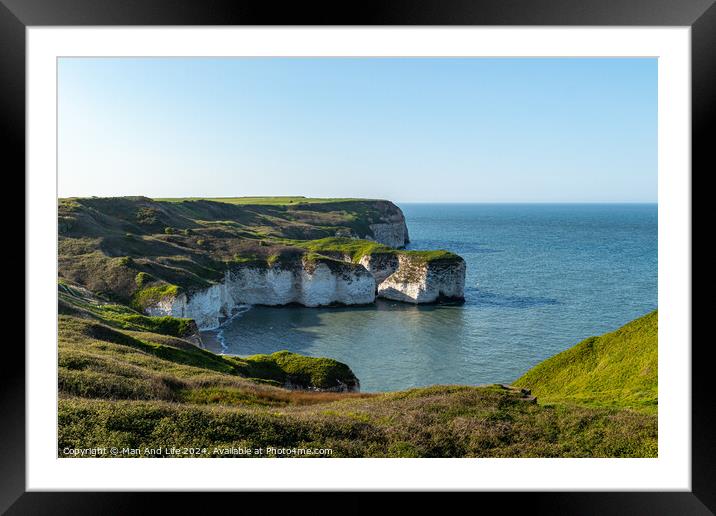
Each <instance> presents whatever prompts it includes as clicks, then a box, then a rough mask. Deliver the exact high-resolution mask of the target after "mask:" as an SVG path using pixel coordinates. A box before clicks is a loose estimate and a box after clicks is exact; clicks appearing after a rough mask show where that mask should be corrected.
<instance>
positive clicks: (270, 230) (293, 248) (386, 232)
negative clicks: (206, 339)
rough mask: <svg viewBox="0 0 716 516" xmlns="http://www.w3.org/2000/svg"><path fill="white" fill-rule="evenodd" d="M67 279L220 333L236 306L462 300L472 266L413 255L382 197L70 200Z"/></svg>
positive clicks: (440, 255) (64, 250)
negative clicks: (469, 268)
mask: <svg viewBox="0 0 716 516" xmlns="http://www.w3.org/2000/svg"><path fill="white" fill-rule="evenodd" d="M58 224H59V247H60V253H59V254H60V257H59V272H60V278H61V279H63V280H66V281H68V282H70V283H71V284H74V285H80V286H82V287H85V288H87V289H88V290H89V291H91V292H94V293H97V294H99V295H102V296H104V297H106V298H108V299H111V300H114V301H116V302H119V303H124V304H126V305H129V306H131V307H132V308H133V309H136V310H139V311H141V312H143V313H146V314H148V315H151V316H174V317H180V318H191V319H194V320H196V323H197V325H198V326H199V328H200V329H209V328H215V327H217V326H218V325H220V324H221V322H222V321H223V320H225V319H226V318H228V317H230V316H231V315H232V314H233V313H234V311H235V310H236V309H237V307H239V306H240V305H246V304H249V305H272V306H274V305H287V304H293V303H295V304H300V305H303V306H308V307H317V306H327V305H335V304H343V305H362V304H369V303H372V302H374V301H375V298H376V297H383V298H386V299H391V300H396V301H402V302H410V303H435V302H444V301H460V300H462V299H463V290H464V282H465V262H464V260H463V259H462V258H460V257H459V256H457V255H454V254H452V253H449V252H447V251H409V250H405V249H403V248H404V246H405V245H406V244H407V243H408V242H409V237H408V229H407V225H406V222H405V217H404V216H403V213H402V211H401V210H400V208H398V207H397V206H396V205H395V204H393V203H391V202H389V201H383V200H359V199H306V198H293V197H291V198H231V199H220V200H206V199H172V200H152V199H148V198H145V197H120V198H89V199H87V198H77V199H75V198H73V199H62V200H61V201H60V205H59V214H58Z"/></svg>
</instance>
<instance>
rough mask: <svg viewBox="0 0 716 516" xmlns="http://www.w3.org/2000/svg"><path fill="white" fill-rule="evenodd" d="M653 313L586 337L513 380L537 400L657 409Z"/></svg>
mask: <svg viewBox="0 0 716 516" xmlns="http://www.w3.org/2000/svg"><path fill="white" fill-rule="evenodd" d="M657 335H658V312H657V311H654V312H651V313H649V314H647V315H645V316H643V317H640V318H639V319H636V320H634V321H632V322H630V323H629V324H626V325H625V326H623V327H621V328H619V329H618V330H617V331H615V332H612V333H607V334H605V335H602V336H600V337H590V338H588V339H586V340H584V341H582V342H580V343H579V344H577V345H576V346H574V347H572V348H570V349H568V350H566V351H563V352H562V353H559V354H558V355H555V356H554V357H552V358H549V359H547V360H545V361H544V362H542V363H540V364H538V365H537V366H535V367H534V368H532V369H531V370H530V371H528V372H527V373H526V374H525V375H524V376H522V377H521V378H520V379H518V380H517V381H516V382H515V383H514V385H516V386H520V387H526V388H529V389H531V390H532V393H533V394H534V395H536V396H537V398H538V399H539V400H540V402H544V403H578V404H581V405H589V406H610V407H617V408H632V409H638V410H642V411H647V412H651V413H656V410H657V404H658V401H657V400H658V389H657V373H658V366H657V364H658V361H657Z"/></svg>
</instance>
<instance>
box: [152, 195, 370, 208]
mask: <svg viewBox="0 0 716 516" xmlns="http://www.w3.org/2000/svg"><path fill="white" fill-rule="evenodd" d="M154 200H155V201H159V202H184V201H215V202H224V203H227V204H244V205H246V204H248V205H252V204H255V205H270V206H286V205H291V204H326V203H340V202H356V201H371V200H377V199H358V198H350V197H344V198H330V197H326V198H320V197H302V196H290V195H287V196H266V197H260V196H259V197H158V198H155V199H154Z"/></svg>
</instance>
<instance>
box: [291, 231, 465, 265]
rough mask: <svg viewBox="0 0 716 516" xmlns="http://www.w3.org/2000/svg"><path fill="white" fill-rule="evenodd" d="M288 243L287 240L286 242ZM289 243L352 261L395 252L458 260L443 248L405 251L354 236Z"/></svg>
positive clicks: (421, 258) (430, 259)
mask: <svg viewBox="0 0 716 516" xmlns="http://www.w3.org/2000/svg"><path fill="white" fill-rule="evenodd" d="M287 243H289V242H287ZM290 244H292V245H295V246H298V247H302V248H303V249H307V250H308V251H311V252H315V253H317V254H320V253H324V254H329V255H332V254H336V255H341V256H347V257H349V258H350V259H351V260H352V261H353V262H354V263H357V262H359V261H360V259H361V258H363V257H364V256H366V255H368V254H378V253H380V254H395V255H404V256H409V257H411V258H413V259H414V260H415V262H416V263H428V262H435V261H439V260H459V259H460V257H459V256H458V255H456V254H454V253H451V252H449V251H444V250H436V251H405V250H402V249H393V248H391V247H388V246H385V245H382V244H379V243H377V242H373V241H372V240H361V239H356V238H345V237H329V238H321V239H317V240H309V241H304V242H300V241H292V242H290Z"/></svg>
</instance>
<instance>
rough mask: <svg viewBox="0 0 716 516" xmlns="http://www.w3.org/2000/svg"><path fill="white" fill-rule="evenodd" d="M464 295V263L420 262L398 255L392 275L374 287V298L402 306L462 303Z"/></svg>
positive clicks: (460, 261) (448, 261)
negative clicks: (376, 290)
mask: <svg viewBox="0 0 716 516" xmlns="http://www.w3.org/2000/svg"><path fill="white" fill-rule="evenodd" d="M464 296H465V260H463V259H462V258H460V257H456V258H453V259H450V260H434V261H423V260H420V259H416V258H412V257H410V256H409V255H398V267H397V269H396V270H395V272H394V273H392V274H391V275H390V276H388V277H387V278H385V280H383V281H382V282H381V283H380V284H379V285H378V297H382V298H385V299H392V300H395V301H403V302H406V303H416V304H417V303H435V302H438V301H462V300H464Z"/></svg>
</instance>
